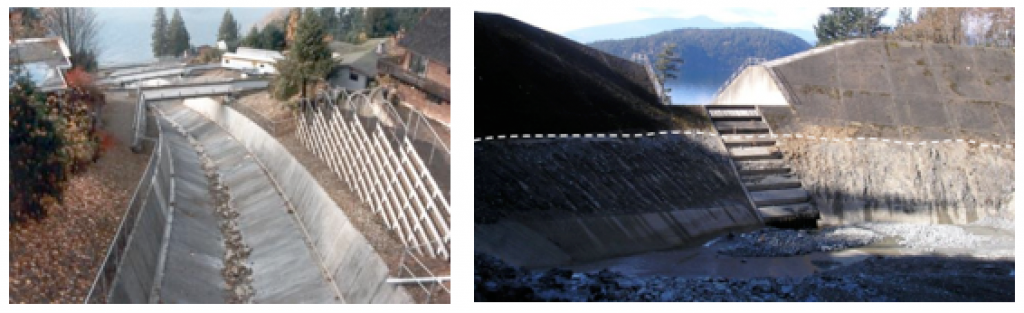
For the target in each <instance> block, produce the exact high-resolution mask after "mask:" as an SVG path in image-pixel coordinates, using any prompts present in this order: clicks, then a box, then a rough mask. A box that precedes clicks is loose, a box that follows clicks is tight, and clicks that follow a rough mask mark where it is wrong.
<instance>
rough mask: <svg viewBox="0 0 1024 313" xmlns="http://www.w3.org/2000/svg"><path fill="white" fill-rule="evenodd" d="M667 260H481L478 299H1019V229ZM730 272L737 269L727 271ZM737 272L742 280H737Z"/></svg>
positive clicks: (993, 227)
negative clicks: (523, 263) (525, 263)
mask: <svg viewBox="0 0 1024 313" xmlns="http://www.w3.org/2000/svg"><path fill="white" fill-rule="evenodd" d="M658 253H659V254H656V255H655V254H652V256H651V257H650V258H645V257H644V256H633V257H629V258H623V259H621V260H613V261H610V262H605V263H599V266H598V267H594V266H570V267H569V268H570V269H565V268H553V269H526V268H521V267H516V266H512V265H509V264H506V263H505V262H503V261H502V260H500V259H497V258H495V257H492V256H489V255H484V254H477V256H476V275H475V277H474V279H475V297H476V300H477V301H1013V300H1014V280H1013V278H1014V277H1013V273H1014V264H1015V262H1014V256H1013V229H1012V221H1010V222H1006V221H991V220H983V221H980V222H977V223H974V224H969V225H922V224H906V223H863V224H857V225H848V226H839V227H831V228H824V229H821V230H815V231H806V230H804V231H799V230H787V229H775V228H765V229H760V230H755V231H752V232H747V233H741V234H730V235H726V236H722V237H720V238H717V239H715V240H712V241H710V242H708V243H707V244H705V245H703V246H701V247H695V248H691V249H689V250H687V251H681V252H678V253H676V252H658ZM671 253H676V254H671ZM666 255H668V256H666ZM680 260H682V261H680ZM616 262H617V263H616ZM787 262H788V263H793V264H806V266H807V267H810V269H807V271H806V273H803V272H801V271H786V270H778V269H779V268H782V269H785V268H786V267H785V266H783V267H779V265H778V264H780V263H787ZM653 263H661V264H653ZM664 263H672V264H669V265H665V264H664ZM705 263H711V264H712V266H711V267H710V268H711V270H707V271H703V272H702V271H701V270H700V268H701V267H702V266H707V264H705ZM729 263H735V264H734V265H729V266H723V265H721V264H729ZM622 264H628V265H629V266H624V265H622ZM811 264H813V265H811ZM637 266H641V267H658V266H665V267H676V268H678V267H692V268H697V269H696V270H692V271H686V270H683V271H676V272H661V273H659V272H657V271H655V272H653V273H654V274H652V273H651V272H641V271H635V270H633V269H634V267H637ZM751 267H753V268H755V269H753V272H751V271H752V270H751V269H750V268H751ZM596 268H600V269H596ZM609 268H611V269H612V270H609ZM758 268H760V269H758ZM619 269H623V270H621V271H620V270H619ZM733 270H735V272H736V273H737V275H732V271H733ZM662 273H668V275H664V274H662ZM681 273H685V274H681ZM751 273H754V274H751ZM791 273H799V274H796V275H790V274H791ZM673 274H675V275H673ZM804 274H806V275H804Z"/></svg>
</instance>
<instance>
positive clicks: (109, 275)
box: [85, 117, 171, 303]
mask: <svg viewBox="0 0 1024 313" xmlns="http://www.w3.org/2000/svg"><path fill="white" fill-rule="evenodd" d="M143 118H145V117H143ZM156 128H157V140H156V145H155V146H154V147H153V153H152V155H150V157H149V163H148V164H147V165H146V171H145V172H144V173H143V174H142V178H140V179H139V183H138V185H137V186H136V187H135V193H134V194H133V195H132V198H131V201H130V202H129V203H128V209H127V210H126V211H125V213H124V216H123V217H122V218H121V224H120V225H119V226H118V228H117V232H116V233H115V234H114V238H113V239H112V240H111V243H110V247H109V248H107V254H106V256H105V257H104V260H103V263H102V264H101V265H100V268H99V270H98V271H97V273H96V278H95V279H94V280H93V283H92V287H90V288H89V293H88V295H87V296H86V298H85V303H106V302H107V300H108V297H109V295H110V292H111V291H112V289H113V286H114V281H115V279H116V277H117V273H118V271H119V266H120V264H121V261H122V259H123V258H124V256H125V252H126V250H127V249H126V248H127V247H128V244H129V243H130V242H131V236H132V234H133V233H134V230H135V226H136V224H137V223H138V220H139V215H140V212H141V211H142V209H143V208H144V206H145V204H146V203H147V202H148V201H150V200H151V199H149V196H148V195H149V194H150V192H151V190H152V189H153V186H155V185H156V186H165V187H167V188H170V184H169V183H165V184H154V182H155V181H156V180H157V179H158V178H166V179H168V180H170V176H169V175H168V174H169V172H170V171H171V169H170V167H171V165H170V162H171V161H170V149H169V148H168V147H167V146H166V144H165V143H164V138H163V136H162V135H161V132H162V128H161V126H160V123H157V127H156ZM165 154H166V155H165ZM161 173H164V174H161ZM154 192H157V193H160V192H163V193H164V195H165V198H166V195H168V194H170V191H169V190H167V191H161V190H154Z"/></svg>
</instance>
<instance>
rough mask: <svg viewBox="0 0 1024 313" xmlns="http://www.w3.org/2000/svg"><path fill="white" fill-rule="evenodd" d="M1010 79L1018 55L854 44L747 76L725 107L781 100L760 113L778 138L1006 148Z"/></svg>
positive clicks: (1010, 132) (1010, 127)
mask: <svg viewBox="0 0 1024 313" xmlns="http://www.w3.org/2000/svg"><path fill="white" fill-rule="evenodd" d="M1013 69H1014V52H1013V50H1011V49H994V48H981V47H965V46H953V45H943V44H922V43H913V42H897V41H883V40H850V41H846V42H843V43H841V44H837V45H832V46H827V47H822V48H816V49H812V50H810V51H807V52H804V53H800V54H796V55H793V56H790V57H787V58H783V59H779V60H773V61H771V62H767V63H765V64H763V65H760V66H753V67H749V68H747V69H746V70H745V71H744V73H742V74H741V75H740V78H742V79H737V80H736V81H734V82H733V84H732V85H730V86H728V87H726V88H725V92H724V93H723V94H722V95H721V96H720V97H719V99H718V100H719V102H720V103H722V104H762V105H771V104H777V103H778V99H779V98H780V97H781V96H784V97H785V99H786V100H787V101H786V102H788V103H789V104H790V105H789V106H786V107H772V106H764V107H763V110H762V111H764V114H765V117H766V118H768V121H769V123H770V124H771V126H772V129H773V130H774V131H775V132H776V133H804V132H807V129H806V128H807V127H814V126H826V127H834V126H842V127H851V128H856V133H855V134H854V135H855V136H863V137H882V138H891V139H895V140H910V141H919V140H943V139H974V140H978V141H985V142H991V143H1009V142H1012V141H1013V140H1014V106H1015V105H1014V81H1015V78H1014V71H1013ZM762 72H767V73H770V74H771V75H765V74H764V73H762ZM768 77H771V78H772V79H768ZM776 87H779V88H776ZM778 93H781V95H780V94H778ZM739 102H746V103H739Z"/></svg>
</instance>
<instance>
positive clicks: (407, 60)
mask: <svg viewBox="0 0 1024 313" xmlns="http://www.w3.org/2000/svg"><path fill="white" fill-rule="evenodd" d="M396 46H397V47H395V49H391V51H389V52H390V55H389V56H388V57H384V58H381V59H380V61H379V62H378V63H377V66H378V70H379V73H380V75H382V76H388V77H390V78H391V79H389V81H390V82H391V83H390V86H391V87H393V89H395V91H396V93H397V95H398V97H399V98H400V99H401V101H402V102H405V103H407V104H409V105H411V106H413V107H414V108H416V109H417V110H419V111H420V112H422V113H423V114H425V115H427V116H428V117H430V118H433V119H435V120H439V121H442V122H444V123H448V122H449V119H450V115H451V113H450V112H451V109H450V104H451V65H450V63H449V62H450V61H451V9H448V8H430V9H428V10H427V11H426V12H425V13H423V16H422V17H421V18H420V20H419V22H417V24H416V25H415V26H413V27H412V29H411V30H410V31H409V32H408V33H407V34H404V35H401V36H400V37H399V38H398V40H397V45H396Z"/></svg>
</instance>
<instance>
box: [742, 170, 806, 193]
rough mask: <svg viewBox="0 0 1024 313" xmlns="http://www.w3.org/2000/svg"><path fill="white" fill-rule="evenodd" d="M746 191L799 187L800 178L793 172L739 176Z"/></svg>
mask: <svg viewBox="0 0 1024 313" xmlns="http://www.w3.org/2000/svg"><path fill="white" fill-rule="evenodd" d="M741 180H742V181H743V185H744V186H747V190H748V191H761V190H775V189H790V188H800V186H801V185H800V178H799V177H796V175H793V174H769V175H748V176H743V177H741Z"/></svg>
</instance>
